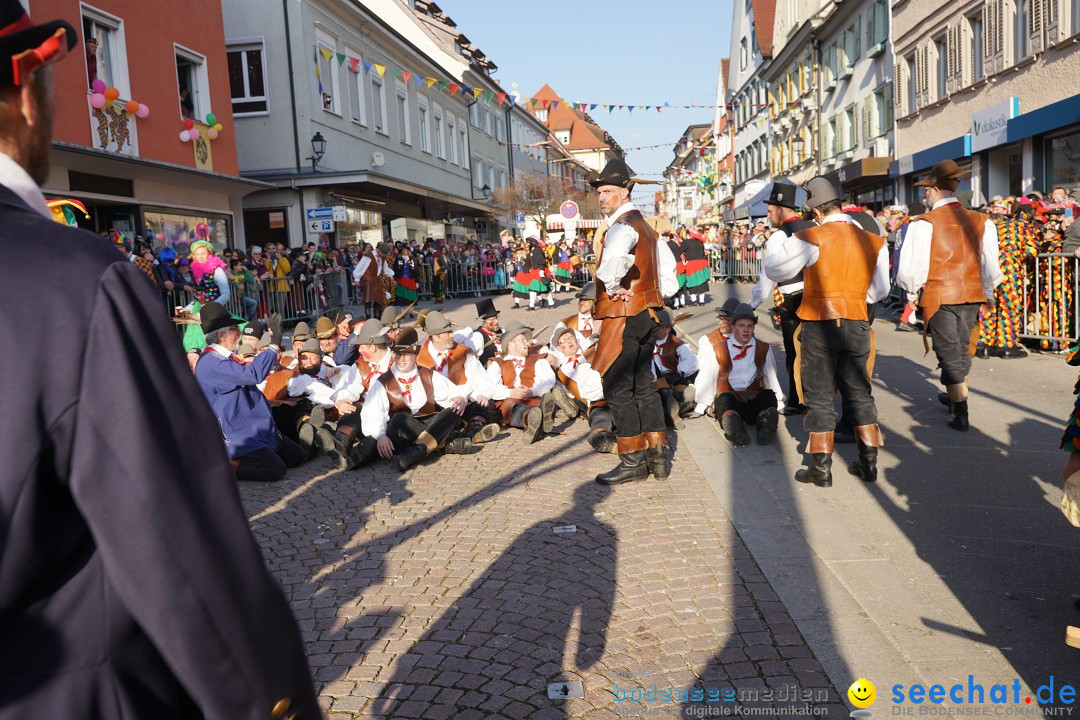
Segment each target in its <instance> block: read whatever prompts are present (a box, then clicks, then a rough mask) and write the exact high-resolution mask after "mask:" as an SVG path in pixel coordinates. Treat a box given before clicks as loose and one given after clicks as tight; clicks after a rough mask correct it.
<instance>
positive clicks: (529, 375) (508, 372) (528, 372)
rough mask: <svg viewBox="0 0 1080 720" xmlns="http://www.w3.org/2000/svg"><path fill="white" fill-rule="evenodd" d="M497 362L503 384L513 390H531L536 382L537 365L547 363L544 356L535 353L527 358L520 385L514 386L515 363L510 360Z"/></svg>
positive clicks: (497, 360)
mask: <svg viewBox="0 0 1080 720" xmlns="http://www.w3.org/2000/svg"><path fill="white" fill-rule="evenodd" d="M495 362H497V363H499V370H501V371H502V383H503V385H505V386H506V387H508V388H510V389H511V390H513V389H514V388H515V387H524V388H531V387H532V386H533V381H535V380H536V363H537V362H547V360H544V358H543V356H541V355H537V354H535V353H533V354H531V355H529V356H528V357H527V358H525V367H524V368H522V369H521V375H520V376H518V380H519V384H517V385H515V384H514V378H515V376H516V374H517V373H516V371H515V370H514V361H513V360H511V359H510V358H495Z"/></svg>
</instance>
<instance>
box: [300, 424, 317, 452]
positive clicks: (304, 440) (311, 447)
mask: <svg viewBox="0 0 1080 720" xmlns="http://www.w3.org/2000/svg"><path fill="white" fill-rule="evenodd" d="M315 432H316V431H315V426H314V425H312V424H311V423H310V422H305V423H304V424H303V425H301V426H300V430H299V431H298V432H297V433H296V439H297V444H298V445H299V446H300V448H301V449H302V450H303V451H304V452H305V453H306V454H307V459H308V460H310V459H311V458H313V457H315V456H316V455H317V454H318V453H319V445H318V443H316V442H315Z"/></svg>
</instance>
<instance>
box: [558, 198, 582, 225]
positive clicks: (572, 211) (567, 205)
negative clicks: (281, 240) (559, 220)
mask: <svg viewBox="0 0 1080 720" xmlns="http://www.w3.org/2000/svg"><path fill="white" fill-rule="evenodd" d="M559 213H560V214H561V215H562V216H563V217H564V218H566V219H567V220H573V219H574V218H576V217H577V214H578V206H577V203H576V202H574V201H573V200H567V201H566V202H564V203H563V204H562V205H560V206H559Z"/></svg>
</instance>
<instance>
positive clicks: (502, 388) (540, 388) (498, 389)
mask: <svg viewBox="0 0 1080 720" xmlns="http://www.w3.org/2000/svg"><path fill="white" fill-rule="evenodd" d="M503 361H505V362H513V363H514V371H515V372H514V386H513V387H507V386H506V385H503V377H502V365H501V364H499V363H497V362H493V363H491V364H490V365H488V367H487V373H488V375H489V376H490V377H491V382H492V383H493V384H494V385H495V392H494V394H493V395H492V396H491V398H492V399H493V400H505V399H506V398H508V397H510V391H511V390H513V389H514V388H518V387H521V371H522V370H524V369H525V363H526V362H527V359H526V358H523V357H519V356H516V355H507V356H506V357H504V358H503ZM555 380H556V378H555V371H554V370H552V369H551V365H550V364H549V363H548V361H547V360H545V359H543V358H539V359H538V360H537V361H536V372H535V373H534V374H533V384H532V387H531V388H529V389H530V390H532V394H533V396H534V397H540V396H542V395H546V394H547V393H548V391H550V390H551V388H553V387H555Z"/></svg>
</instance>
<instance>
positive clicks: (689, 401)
mask: <svg viewBox="0 0 1080 720" xmlns="http://www.w3.org/2000/svg"><path fill="white" fill-rule="evenodd" d="M696 405H697V388H695V387H694V386H693V385H687V386H686V389H685V390H683V394H682V402H681V403H679V417H686V416H687V415H689V414H690V413H692V412H694V407H695V406H696Z"/></svg>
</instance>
